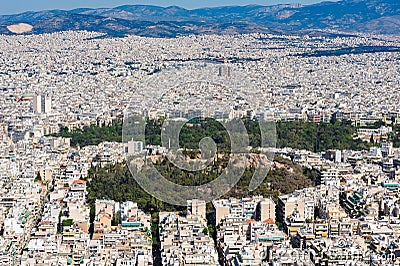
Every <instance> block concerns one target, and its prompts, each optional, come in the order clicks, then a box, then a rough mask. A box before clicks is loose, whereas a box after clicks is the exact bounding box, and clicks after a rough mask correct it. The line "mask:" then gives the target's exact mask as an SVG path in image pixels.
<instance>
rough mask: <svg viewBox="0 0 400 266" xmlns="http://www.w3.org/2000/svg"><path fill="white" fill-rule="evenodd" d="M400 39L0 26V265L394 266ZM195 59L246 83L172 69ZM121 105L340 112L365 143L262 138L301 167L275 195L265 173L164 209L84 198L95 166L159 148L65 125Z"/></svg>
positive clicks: (108, 121) (269, 113)
mask: <svg viewBox="0 0 400 266" xmlns="http://www.w3.org/2000/svg"><path fill="white" fill-rule="evenodd" d="M399 38H400V37H398V36H394V35H370V34H367V33H357V34H354V35H345V34H339V33H338V34H337V36H332V37H315V36H308V35H303V36H299V35H274V34H264V33H249V34H235V35H188V36H180V37H176V38H150V37H139V36H134V35H128V36H126V37H121V38H112V37H104V36H103V35H102V34H101V33H96V32H87V31H66V32H58V33H50V34H37V35H12V36H6V35H1V36H0V47H1V49H0V53H1V57H0V62H1V66H0V97H1V98H2V99H3V100H2V101H0V110H1V111H0V263H1V265H26V266H29V265H38V266H39V265H88V266H89V265H93V266H94V265H116V266H122V265H171V266H172V265H174V266H175V265H243V266H244V265H246V266H250V265H276V266H278V265H399V263H400V231H398V230H400V202H399V195H400V194H399V193H400V190H399V189H400V187H399V186H400V183H399V169H398V167H399V166H400V148H399V145H398V143H397V142H396V139H397V136H398V134H399V132H398V126H397V125H398V124H400V107H399V104H398V103H399V102H400V94H399V93H398V89H399V87H400V51H396V50H391V48H392V47H397V46H398V43H399V41H400V40H399ZM354 47H359V50H355V49H353V48H354ZM203 65H209V66H211V69H214V70H215V73H212V72H211V73H210V75H213V74H215V76H216V77H217V78H218V77H224V78H227V79H233V78H234V77H236V78H237V77H238V76H240V77H241V76H243V77H246V78H247V79H248V83H245V84H244V85H243V87H241V88H234V89H232V88H228V87H221V86H215V87H212V86H211V87H209V88H208V90H205V89H203V88H202V87H199V86H184V87H179V86H178V85H180V84H174V83H173V82H175V81H176V79H174V78H172V75H170V74H169V73H171V72H174V71H175V70H179V72H180V75H182V76H183V77H185V76H187V77H188V78H189V77H191V76H192V74H193V72H196V71H197V70H196V67H197V66H203ZM165 73H167V74H165ZM168 78H171V81H169V79H168ZM160 80H162V81H163V82H164V83H163V86H160V87H159V86H158V84H159V83H158V82H159V81H160ZM169 82H170V83H169ZM144 84H146V86H144ZM249 84H250V85H249ZM193 99H196V100H195V101H193ZM247 102H250V103H251V108H250V105H249V104H247ZM176 105H179V112H178V111H176ZM204 105H206V106H207V107H208V108H209V109H208V112H207V113H204V111H200V107H201V106H204ZM212 105H213V106H222V105H225V106H228V109H224V111H221V110H219V109H218V108H217V109H211V108H210V106H212ZM132 106H133V107H134V108H135V109H137V110H140V111H141V112H142V114H143V115H144V116H145V117H146V118H148V119H162V118H165V117H179V118H193V117H200V116H213V117H216V118H218V119H227V118H233V117H235V118H246V119H249V120H251V121H274V122H275V123H292V122H296V121H299V123H312V124H314V123H315V124H335V123H345V122H348V125H350V128H352V129H354V132H351V133H349V134H350V135H351V138H352V140H353V139H357V140H360V143H363V145H364V146H362V147H365V148H362V149H354V150H352V149H346V150H344V149H341V148H340V147H335V145H334V144H326V143H325V145H323V146H321V147H327V148H326V149H324V150H322V151H321V149H315V150H306V149H299V148H298V147H290V145H289V146H282V145H281V146H280V145H278V146H276V147H274V153H275V157H276V158H278V159H277V160H275V161H274V162H272V169H274V170H275V171H280V170H281V171H285V172H284V173H289V172H291V171H292V172H293V168H291V167H290V166H288V165H289V164H293V165H296V166H298V167H301V169H304V172H308V173H312V174H313V176H312V177H311V175H308V176H306V177H307V178H309V180H308V182H309V183H306V182H304V184H303V185H297V187H296V188H295V189H294V190H293V191H291V192H290V193H286V194H284V193H282V192H279V191H278V190H277V189H275V191H277V192H276V193H275V194H274V195H272V194H271V193H267V191H266V190H265V191H262V189H264V188H266V187H267V188H270V189H271V191H272V190H273V187H272V188H271V186H273V185H274V184H272V185H271V184H270V183H268V182H270V181H268V180H265V181H264V186H263V187H262V189H260V190H257V193H258V195H254V194H248V195H247V196H243V197H238V198H235V197H233V196H231V195H229V196H227V197H223V198H220V199H215V200H213V201H212V202H205V201H204V200H203V199H196V198H193V199H191V200H188V201H187V206H180V207H176V208H173V207H171V206H168V208H164V209H163V206H164V207H165V205H163V206H161V207H160V206H159V205H158V204H159V202H158V201H157V200H156V199H154V198H151V200H152V201H154V202H151V204H153V205H151V206H153V207H152V208H149V207H148V206H149V204H150V203H147V205H146V204H143V198H141V196H140V193H138V194H137V196H136V198H135V197H134V196H132V197H131V196H130V197H125V199H126V200H123V201H122V200H119V199H115V198H107V197H98V198H97V197H95V196H93V195H95V194H94V193H92V192H91V191H93V190H94V181H93V179H95V178H93V177H95V176H96V175H100V174H99V173H98V172H96V171H102V170H99V169H103V170H104V169H105V170H104V171H105V173H106V174H107V173H108V174H110V178H111V173H112V172H113V171H114V170H113V166H115V165H121V164H122V165H123V164H124V163H125V162H126V158H127V155H128V154H135V153H143V152H145V153H146V154H150V155H152V156H153V159H154V158H162V159H164V158H165V156H166V154H168V152H169V149H168V147H163V146H160V145H156V144H152V143H145V144H144V143H139V142H137V141H135V142H134V141H122V136H121V134H119V135H118V134H117V135H116V137H115V136H114V137H115V140H114V141H111V140H108V139H106V138H104V139H102V138H101V137H99V141H98V143H96V144H93V145H87V144H84V143H82V142H81V143H75V142H73V141H74V139H73V137H63V134H62V133H63V132H81V133H76V134H85V133H84V132H86V131H79V130H80V129H85V128H86V129H87V128H88V127H92V128H96V129H97V128H112V127H118V126H119V125H120V123H122V121H123V117H124V114H125V112H126V110H127V108H132ZM171 106H175V109H174V111H173V113H171ZM281 128H282V127H281ZM82 132H83V133H82ZM279 133H280V132H279V131H278V138H279V137H280V136H281V135H282V134H281V135H279ZM301 134H306V133H304V132H301V131H300V130H298V131H296V132H295V133H294V135H301ZM337 134H339V133H337ZM86 137H87V138H89V139H90V138H94V136H93V135H86ZM281 138H284V137H281ZM339 141H340V140H339ZM279 143H287V142H282V141H281V142H279V140H278V144H279ZM216 159H218V156H217V157H216ZM154 160H155V159H154ZM160 160H161V159H160ZM282 162H284V163H282ZM171 171H172V170H171ZM106 189H107V188H106ZM268 191H269V190H268ZM122 198H124V197H123V195H122ZM154 206H156V207H154ZM156 208H158V209H157V210H156Z"/></svg>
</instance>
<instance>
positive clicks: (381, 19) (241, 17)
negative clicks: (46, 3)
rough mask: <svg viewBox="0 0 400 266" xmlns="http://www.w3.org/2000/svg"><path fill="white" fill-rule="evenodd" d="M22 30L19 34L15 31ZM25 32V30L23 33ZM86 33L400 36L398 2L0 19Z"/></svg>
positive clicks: (1, 25) (101, 11)
mask: <svg viewBox="0 0 400 266" xmlns="http://www.w3.org/2000/svg"><path fill="white" fill-rule="evenodd" d="M15 29H20V30H15ZM24 29H25V30H24ZM66 30H88V31H97V32H102V33H105V34H106V35H109V36H124V35H126V34H135V35H139V36H147V37H175V36H179V35H186V34H211V33H215V34H230V33H251V32H264V33H296V32H303V33H304V32H307V33H311V34H327V32H332V30H337V31H340V32H348V33H352V32H368V33H379V34H399V33H400V1H399V0H341V1H336V2H321V3H317V4H313V5H306V6H303V5H300V4H287V5H274V6H261V5H247V6H224V7H214V8H199V9H192V10H188V9H185V8H181V7H177V6H170V7H159V6H150V5H124V6H119V7H115V8H97V9H90V8H80V9H73V10H46V11H38V12H24V13H21V14H15V15H1V16H0V34H15V32H18V33H24V34H38V33H51V32H58V31H66Z"/></svg>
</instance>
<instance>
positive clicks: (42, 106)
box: [33, 95, 51, 114]
mask: <svg viewBox="0 0 400 266" xmlns="http://www.w3.org/2000/svg"><path fill="white" fill-rule="evenodd" d="M33 111H34V112H35V113H38V114H48V113H50V112H51V98H50V97H48V96H45V95H35V96H34V97H33Z"/></svg>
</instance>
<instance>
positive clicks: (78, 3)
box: [0, 0, 322, 14]
mask: <svg viewBox="0 0 400 266" xmlns="http://www.w3.org/2000/svg"><path fill="white" fill-rule="evenodd" d="M321 1H322V0H203V1H198V0H170V1H165V0H164V1H163V0H0V14H15V13H21V12H25V11H37V10H47V9H74V8H78V7H94V8H95V7H115V6H119V5H127V4H129V5H134V4H148V5H159V6H171V5H176V6H181V7H185V8H189V9H192V8H199V7H211V6H226V5H248V4H260V5H275V4H287V3H301V4H313V3H318V2H321Z"/></svg>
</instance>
